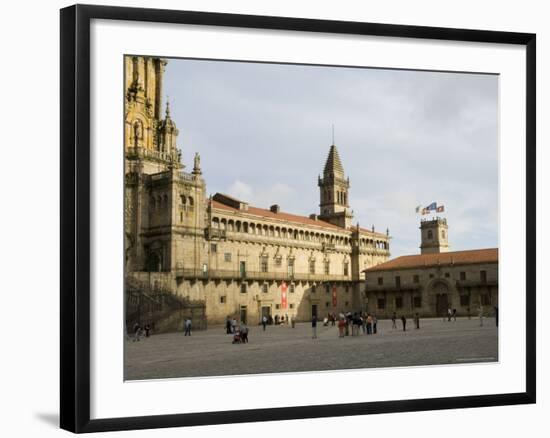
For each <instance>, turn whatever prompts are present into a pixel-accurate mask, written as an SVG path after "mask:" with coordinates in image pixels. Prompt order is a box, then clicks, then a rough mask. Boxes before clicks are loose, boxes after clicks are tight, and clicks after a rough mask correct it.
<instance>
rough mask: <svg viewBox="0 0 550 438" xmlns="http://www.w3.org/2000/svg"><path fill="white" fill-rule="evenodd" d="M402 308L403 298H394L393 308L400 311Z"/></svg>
mask: <svg viewBox="0 0 550 438" xmlns="http://www.w3.org/2000/svg"><path fill="white" fill-rule="evenodd" d="M402 307H403V297H396V298H395V308H396V309H401V308H402Z"/></svg>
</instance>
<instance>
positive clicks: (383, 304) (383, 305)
mask: <svg viewBox="0 0 550 438" xmlns="http://www.w3.org/2000/svg"><path fill="white" fill-rule="evenodd" d="M376 307H378V308H379V309H385V308H386V299H385V298H378V300H377V303H376Z"/></svg>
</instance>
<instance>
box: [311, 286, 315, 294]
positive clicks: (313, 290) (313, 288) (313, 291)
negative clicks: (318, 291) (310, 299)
mask: <svg viewBox="0 0 550 438" xmlns="http://www.w3.org/2000/svg"><path fill="white" fill-rule="evenodd" d="M311 293H312V294H314V293H315V285H313V286H311Z"/></svg>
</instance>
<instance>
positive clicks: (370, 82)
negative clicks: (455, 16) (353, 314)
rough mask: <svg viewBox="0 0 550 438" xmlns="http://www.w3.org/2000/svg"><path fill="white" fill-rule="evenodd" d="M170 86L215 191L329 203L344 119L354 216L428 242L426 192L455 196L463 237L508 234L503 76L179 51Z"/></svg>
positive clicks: (184, 139)
mask: <svg viewBox="0 0 550 438" xmlns="http://www.w3.org/2000/svg"><path fill="white" fill-rule="evenodd" d="M165 87H166V90H165V92H166V93H167V94H169V95H170V99H171V103H172V105H171V108H172V117H173V119H174V120H175V121H176V123H177V125H178V128H179V129H180V136H179V138H178V145H179V146H180V148H181V149H182V152H183V159H184V162H186V164H188V163H190V160H191V157H192V156H193V153H194V152H195V151H197V152H200V153H201V158H202V160H201V163H202V167H203V174H204V177H205V179H206V182H207V185H208V186H207V190H208V191H209V193H215V192H224V193H228V194H232V195H234V196H236V197H239V198H241V199H243V200H245V201H248V202H250V203H251V204H252V205H257V206H259V207H264V208H267V207H269V205H271V204H274V203H278V204H280V205H281V209H282V210H283V211H288V212H292V213H296V214H302V215H308V214H310V213H313V212H317V211H318V208H319V207H318V204H319V191H318V190H319V189H318V187H317V176H318V175H319V174H320V173H321V172H322V170H323V167H324V163H325V160H326V156H327V153H328V149H329V146H330V144H331V140H332V134H331V126H332V124H334V125H335V131H336V136H335V140H336V144H337V147H338V150H339V153H340V156H341V158H342V162H343V165H344V169H345V172H346V175H347V176H349V178H350V181H351V189H350V204H351V207H352V209H353V210H354V214H355V217H354V222H359V223H360V224H362V225H363V224H364V225H365V226H367V227H368V226H371V225H372V224H374V225H375V227H376V229H377V230H384V231H385V230H386V228H389V229H390V232H391V235H392V237H393V239H392V246H391V248H392V254H393V255H394V256H397V255H400V254H406V253H416V252H418V246H419V244H420V242H419V230H418V226H419V217H418V216H417V215H415V214H414V208H415V207H416V205H418V204H428V203H429V202H432V201H437V202H440V203H444V204H445V207H446V209H447V218H448V222H449V235H450V244H451V245H452V248H453V249H467V248H479V247H490V246H497V245H498V220H497V219H498V136H497V134H498V77H497V76H494V75H479V74H462V73H460V74H459V73H440V72H418V71H399V70H380V69H366V68H341V67H314V66H299V65H298V66H297V65H281V64H256V63H239V62H216V61H197V60H170V62H169V64H168V66H167V68H166V77H165Z"/></svg>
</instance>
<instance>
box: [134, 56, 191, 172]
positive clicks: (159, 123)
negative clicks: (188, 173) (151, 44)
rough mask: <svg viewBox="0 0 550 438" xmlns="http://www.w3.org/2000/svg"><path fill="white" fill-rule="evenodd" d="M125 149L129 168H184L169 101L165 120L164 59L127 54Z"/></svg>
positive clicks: (146, 170)
mask: <svg viewBox="0 0 550 438" xmlns="http://www.w3.org/2000/svg"><path fill="white" fill-rule="evenodd" d="M124 61H125V65H124V67H125V77H124V84H125V90H126V105H125V114H124V116H125V126H124V150H125V157H126V171H127V172H140V173H145V174H152V173H157V172H163V171H166V170H168V169H170V168H174V167H175V168H179V167H181V164H180V162H181V156H180V152H179V150H178V149H177V147H176V138H177V135H178V130H177V128H176V125H175V123H174V122H173V121H172V119H171V118H170V108H169V106H168V104H167V106H166V113H165V118H164V119H162V90H163V75H164V68H165V66H166V64H167V62H166V61H165V60H164V59H161V58H151V57H144V56H126V57H125V60H124Z"/></svg>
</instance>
